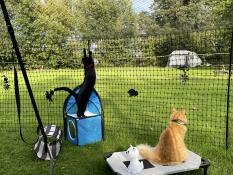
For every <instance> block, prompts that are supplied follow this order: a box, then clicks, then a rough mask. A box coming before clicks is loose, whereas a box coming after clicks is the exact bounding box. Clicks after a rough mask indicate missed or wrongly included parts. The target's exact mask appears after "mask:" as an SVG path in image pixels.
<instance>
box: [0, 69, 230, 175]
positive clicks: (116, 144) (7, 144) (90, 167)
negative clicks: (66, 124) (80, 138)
mask: <svg viewBox="0 0 233 175" xmlns="http://www.w3.org/2000/svg"><path fill="white" fill-rule="evenodd" d="M181 73H182V72H181V71H179V70H177V69H168V68H154V67H146V68H132V67H131V68H128V67H127V68H97V77H98V79H97V82H96V89H97V91H98V92H99V94H100V96H101V99H102V102H103V105H104V111H105V124H106V140H105V141H104V142H102V143H98V144H94V145H89V146H85V147H77V146H74V145H71V144H69V143H67V142H66V141H64V142H63V149H62V152H61V153H60V157H59V159H58V161H57V166H56V174H87V175H88V174H100V175H102V174H110V171H109V170H108V169H107V167H106V164H105V162H104V160H103V154H104V153H105V152H110V151H116V150H125V149H126V148H127V147H128V145H129V144H134V145H136V144H140V143H149V144H155V143H156V142H157V140H158V137H159V134H160V133H161V131H162V130H163V129H164V128H165V127H166V125H167V123H168V121H169V116H170V111H171V108H172V107H173V106H175V107H177V108H184V109H186V111H187V117H188V119H189V124H188V133H187V136H186V143H187V146H188V148H189V149H190V150H193V151H194V152H196V153H198V154H200V155H202V156H203V157H205V158H207V159H209V160H210V162H211V167H210V169H209V171H210V174H211V175H212V174H213V175H218V174H230V172H231V171H232V169H233V168H232V169H231V166H232V163H233V162H232V160H233V159H232V156H233V153H232V150H233V148H232V147H231V148H230V149H229V150H228V151H225V149H224V144H225V131H226V126H225V121H226V105H227V104H226V99H227V98H226V93H227V75H218V76H214V75H213V70H211V69H192V70H190V71H189V81H188V82H187V83H186V84H185V85H184V84H182V83H181V82H180V74H181ZM6 74H7V76H8V78H9V82H10V84H11V85H12V86H13V82H12V80H13V76H12V72H6ZM28 75H29V79H30V82H31V85H32V88H33V91H34V95H35V97H36V100H37V103H38V107H39V110H40V114H41V116H42V118H43V121H44V123H45V124H47V123H52V124H58V125H62V106H63V102H64V100H65V98H66V96H67V94H66V93H63V92H62V93H61V92H59V93H56V94H55V96H54V101H53V103H49V102H47V101H46V100H45V97H44V92H45V91H46V90H50V89H53V88H55V87H60V86H68V87H70V88H74V87H75V86H77V85H78V84H80V83H81V82H82V79H83V70H69V69H66V70H42V71H39V70H35V71H28ZM20 79H21V80H22V78H20ZM231 87H232V84H231ZM20 88H21V100H22V122H23V128H33V127H36V121H35V119H34V115H33V109H32V108H31V105H30V100H29V97H28V95H27V92H26V90H25V85H24V82H23V81H21V82H20ZM131 88H134V89H136V90H137V91H138V92H139V95H138V96H137V97H128V94H127V91H128V90H129V89H131ZM0 92H1V94H4V95H3V96H0V117H1V120H0V126H1V128H2V131H1V133H0V134H1V141H0V144H1V147H0V149H1V150H0V151H1V154H0V156H1V159H0V174H15V172H17V174H46V173H47V171H48V165H49V163H48V162H43V161H38V160H37V159H36V158H35V156H34V155H33V154H32V151H31V148H30V147H27V146H25V145H24V144H23V143H22V142H21V141H20V139H19V137H18V133H17V132H15V131H16V130H17V128H18V126H17V117H16V107H15V102H14V91H13V88H11V89H10V90H9V91H5V90H3V89H2V88H1V89H0ZM231 94H232V93H231ZM230 105H231V106H232V102H231V103H230ZM232 107H233V106H232ZM232 112H233V111H232V110H231V111H230V114H231V115H230V116H231V120H232ZM5 130H7V131H9V132H5ZM32 130H33V129H28V130H25V131H24V134H25V137H26V139H27V140H29V141H33V140H34V138H36V134H34V132H33V131H32ZM231 140H232V139H231ZM227 172H228V173H227ZM193 174H200V171H197V172H194V173H193Z"/></svg>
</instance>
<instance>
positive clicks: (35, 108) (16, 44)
mask: <svg viewBox="0 0 233 175" xmlns="http://www.w3.org/2000/svg"><path fill="white" fill-rule="evenodd" d="M0 4H1V8H2V12H3V15H4V19H5V22H6V25H7V28H8V33H9V35H10V37H11V41H12V45H13V48H14V50H15V54H16V56H17V59H18V62H19V65H20V68H21V71H22V74H23V77H24V81H25V84H26V86H27V89H28V93H29V96H30V99H31V103H32V106H33V108H34V112H35V115H36V119H37V122H38V125H39V128H40V130H41V134H42V135H43V139H44V142H45V145H46V146H45V151H46V152H47V151H48V145H47V143H48V141H47V136H46V134H45V132H44V127H43V124H42V121H41V118H40V114H39V111H38V108H37V105H36V101H35V98H34V95H33V92H32V89H31V85H30V82H29V80H28V76H27V72H26V69H25V67H24V64H23V60H22V56H21V53H20V50H19V47H18V43H17V40H16V38H15V34H14V29H13V27H12V25H11V21H10V18H9V15H8V11H7V8H6V5H5V2H4V0H1V1H0Z"/></svg>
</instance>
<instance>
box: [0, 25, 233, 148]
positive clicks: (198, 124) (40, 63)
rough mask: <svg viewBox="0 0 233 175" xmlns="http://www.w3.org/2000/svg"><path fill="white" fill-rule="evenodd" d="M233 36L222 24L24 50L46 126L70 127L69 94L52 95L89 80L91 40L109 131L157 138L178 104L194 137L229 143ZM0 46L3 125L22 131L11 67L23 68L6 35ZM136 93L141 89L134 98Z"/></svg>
mask: <svg viewBox="0 0 233 175" xmlns="http://www.w3.org/2000/svg"><path fill="white" fill-rule="evenodd" d="M231 33H232V30H230V29H219V30H208V31H202V32H186V33H184V32H183V33H176V34H166V35H154V36H152V35H151V36H146V37H145V36H144V37H134V38H115V39H98V40H70V41H69V42H67V43H66V44H64V45H61V46H57V45H44V46H34V45H33V42H32V43H30V44H29V45H26V44H24V45H23V47H21V48H20V49H21V52H22V54H23V59H24V61H25V65H26V67H27V73H28V76H29V80H30V83H31V86H32V89H33V92H34V95H35V98H36V102H37V105H38V108H39V110H40V114H41V117H42V120H43V122H44V124H48V123H50V124H58V125H60V126H62V125H63V120H62V115H63V103H64V100H65V98H66V97H67V95H68V94H66V93H65V92H57V93H55V95H54V97H53V101H52V102H49V101H48V100H46V98H45V92H46V91H48V90H51V89H54V88H56V87H61V86H66V87H70V88H75V87H76V86H78V85H79V84H81V83H82V81H83V68H82V64H81V57H82V48H83V47H88V45H89V46H90V48H91V49H92V50H93V51H94V58H95V64H96V72H97V81H96V86H95V88H96V90H97V91H98V93H99V94H100V96H101V99H102V103H103V106H104V114H105V130H106V133H118V134H131V135H134V136H135V137H136V136H138V137H139V138H140V137H141V138H142V137H154V138H156V137H157V138H158V137H159V135H160V133H161V132H162V130H163V129H165V128H166V126H167V124H168V122H169V119H170V114H171V109H172V107H176V108H178V109H185V110H186V113H187V117H188V134H187V137H186V139H187V141H188V142H195V143H208V144H213V145H224V144H225V143H226V131H227V128H228V126H227V121H228V122H230V120H232V116H233V111H232V109H231V107H233V104H232V103H233V102H232V100H231V98H232V91H230V88H231V89H232V88H233V87H232V78H230V75H231V73H232V72H231V73H230V72H229V69H230V68H231V66H232V63H230V52H232V51H230V46H231V41H232V38H231V37H232V36H231ZM0 47H1V50H0V59H1V61H0V62H1V69H2V71H1V78H2V80H1V88H0V93H1V96H0V127H1V129H2V130H9V131H10V130H17V129H18V119H17V113H16V104H15V96H14V82H13V71H12V66H14V65H15V66H18V65H17V62H16V58H15V56H14V53H13V51H12V49H11V45H10V42H9V41H8V39H7V38H6V39H5V40H4V42H1V45H0ZM229 73H230V74H229ZM6 78H7V81H6ZM19 79H20V82H19V84H20V93H21V101H22V124H23V128H30V127H31V128H33V127H36V120H35V117H34V113H33V108H32V105H31V102H30V99H29V95H28V93H27V90H26V86H25V84H24V81H23V78H22V76H21V74H20V77H19ZM230 80H231V81H230ZM129 90H131V91H137V93H134V94H133V96H130V95H129ZM131 95H132V94H131ZM230 95H231V98H228V97H230ZM228 117H229V120H228ZM229 124H230V123H229Z"/></svg>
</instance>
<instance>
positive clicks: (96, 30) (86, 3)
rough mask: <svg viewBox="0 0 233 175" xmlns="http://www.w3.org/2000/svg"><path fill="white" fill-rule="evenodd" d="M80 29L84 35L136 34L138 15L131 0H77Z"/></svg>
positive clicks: (122, 35)
mask: <svg viewBox="0 0 233 175" xmlns="http://www.w3.org/2000/svg"><path fill="white" fill-rule="evenodd" d="M76 6H77V7H76V8H77V9H78V10H77V11H76V16H77V18H78V29H79V31H80V32H81V34H82V36H83V37H88V38H92V39H93V38H102V39H104V38H113V37H124V36H134V35H135V33H136V27H135V26H136V16H135V14H134V12H133V9H132V3H131V1H130V0H98V1H92V0H79V1H76Z"/></svg>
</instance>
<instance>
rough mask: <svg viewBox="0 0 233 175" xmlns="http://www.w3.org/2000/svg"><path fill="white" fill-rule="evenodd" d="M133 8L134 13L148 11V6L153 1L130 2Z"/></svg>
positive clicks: (137, 0) (135, 0)
mask: <svg viewBox="0 0 233 175" xmlns="http://www.w3.org/2000/svg"><path fill="white" fill-rule="evenodd" d="M132 2H133V8H134V10H135V11H136V12H141V11H150V8H149V7H150V6H151V4H152V3H153V0H132Z"/></svg>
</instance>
